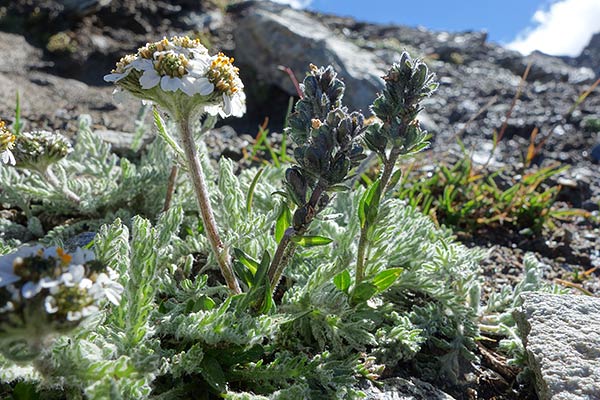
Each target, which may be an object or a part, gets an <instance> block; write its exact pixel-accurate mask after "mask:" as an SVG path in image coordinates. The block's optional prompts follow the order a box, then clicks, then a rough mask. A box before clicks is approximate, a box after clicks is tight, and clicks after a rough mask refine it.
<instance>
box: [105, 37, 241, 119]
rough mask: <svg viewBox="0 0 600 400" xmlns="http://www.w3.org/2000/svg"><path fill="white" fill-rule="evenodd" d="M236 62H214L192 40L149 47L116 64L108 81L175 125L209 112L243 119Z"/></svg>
mask: <svg viewBox="0 0 600 400" xmlns="http://www.w3.org/2000/svg"><path fill="white" fill-rule="evenodd" d="M238 72H239V71H238V68H237V67H234V66H233V58H229V57H227V56H225V55H224V54H223V53H219V54H217V55H214V56H210V55H209V54H208V50H207V49H206V47H204V46H203V45H202V44H200V41H199V40H192V39H190V38H189V37H187V36H183V37H180V36H175V37H172V38H171V39H166V38H164V39H163V40H161V41H158V42H154V43H148V44H146V46H144V47H141V48H140V49H138V52H137V53H136V54H129V55H126V56H124V57H123V58H121V60H119V62H117V64H116V67H115V69H113V70H112V73H111V74H108V75H106V76H105V77H104V80H105V81H107V82H114V83H115V84H116V85H117V86H118V87H119V89H120V90H119V89H117V91H116V94H118V93H119V92H122V91H123V90H125V91H127V92H129V93H131V94H132V95H134V96H135V97H138V98H140V99H142V100H147V101H151V102H153V103H156V104H158V105H159V106H161V107H163V108H164V109H165V110H166V111H168V112H169V113H170V114H171V115H173V116H174V117H175V118H176V119H180V118H181V117H182V116H192V115H198V114H202V113H204V112H206V113H208V114H210V115H213V116H214V115H220V116H221V117H227V116H230V115H233V116H236V117H241V116H242V115H243V114H244V113H245V112H246V96H245V94H244V91H243V88H244V85H243V84H242V81H241V80H240V77H239V73H238Z"/></svg>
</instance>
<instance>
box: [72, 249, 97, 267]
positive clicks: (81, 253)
mask: <svg viewBox="0 0 600 400" xmlns="http://www.w3.org/2000/svg"><path fill="white" fill-rule="evenodd" d="M70 254H71V256H73V258H72V259H71V263H72V264H85V263H86V262H88V261H91V260H95V259H96V256H95V255H94V252H93V251H91V250H87V249H82V248H81V247H78V248H76V249H75V251H74V252H72V253H70Z"/></svg>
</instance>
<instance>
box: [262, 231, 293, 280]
mask: <svg viewBox="0 0 600 400" xmlns="http://www.w3.org/2000/svg"><path fill="white" fill-rule="evenodd" d="M295 235H296V231H295V230H294V228H288V229H287V230H286V231H285V233H284V234H283V237H282V238H281V240H280V241H279V244H278V245H277V250H276V251H275V255H274V256H273V260H272V261H271V265H270V266H269V282H270V283H271V289H273V291H275V289H276V288H277V285H279V281H280V280H281V275H282V274H283V270H284V269H285V267H286V265H287V264H288V263H289V261H290V259H291V258H292V256H293V255H294V252H295V251H296V243H294V242H292V240H291V239H292V237H293V236H295Z"/></svg>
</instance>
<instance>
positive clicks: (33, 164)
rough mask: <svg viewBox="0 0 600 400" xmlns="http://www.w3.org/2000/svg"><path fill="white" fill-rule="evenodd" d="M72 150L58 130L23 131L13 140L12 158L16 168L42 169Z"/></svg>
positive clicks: (67, 140)
mask: <svg viewBox="0 0 600 400" xmlns="http://www.w3.org/2000/svg"><path fill="white" fill-rule="evenodd" d="M72 151H73V147H72V146H71V142H69V139H67V138H66V137H65V136H63V135H61V134H60V133H58V132H50V131H45V130H39V131H31V132H23V133H21V134H20V135H19V136H18V137H17V138H16V140H15V146H14V149H13V154H14V159H15V161H16V164H15V165H16V166H17V167H18V168H29V169H37V170H44V169H46V168H47V167H48V166H49V165H50V164H54V163H56V162H58V161H60V160H62V159H63V158H65V157H66V156H67V155H68V154H69V153H71V152H72Z"/></svg>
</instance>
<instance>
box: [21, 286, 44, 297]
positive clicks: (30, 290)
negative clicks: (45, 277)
mask: <svg viewBox="0 0 600 400" xmlns="http://www.w3.org/2000/svg"><path fill="white" fill-rule="evenodd" d="M41 291H42V286H41V285H40V283H39V282H35V283H34V282H26V283H25V284H24V285H23V287H22V288H21V294H22V295H23V297H24V298H26V299H30V298H32V297H34V296H35V295H37V294H38V293H39V292H41Z"/></svg>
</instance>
